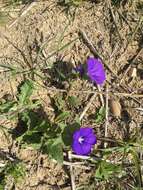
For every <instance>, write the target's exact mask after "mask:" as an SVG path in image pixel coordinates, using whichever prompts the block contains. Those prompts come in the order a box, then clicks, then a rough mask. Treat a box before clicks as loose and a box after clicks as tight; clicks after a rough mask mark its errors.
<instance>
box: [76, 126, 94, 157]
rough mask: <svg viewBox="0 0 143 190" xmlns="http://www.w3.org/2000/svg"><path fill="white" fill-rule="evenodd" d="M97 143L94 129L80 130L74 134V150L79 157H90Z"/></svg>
mask: <svg viewBox="0 0 143 190" xmlns="http://www.w3.org/2000/svg"><path fill="white" fill-rule="evenodd" d="M96 142H97V139H96V136H95V134H94V133H93V129H92V128H90V127H85V128H80V129H79V130H77V131H75V132H74V134H73V143H72V149H73V151H74V152H75V153H76V154H78V155H88V154H90V153H91V149H92V147H93V145H95V144H96Z"/></svg>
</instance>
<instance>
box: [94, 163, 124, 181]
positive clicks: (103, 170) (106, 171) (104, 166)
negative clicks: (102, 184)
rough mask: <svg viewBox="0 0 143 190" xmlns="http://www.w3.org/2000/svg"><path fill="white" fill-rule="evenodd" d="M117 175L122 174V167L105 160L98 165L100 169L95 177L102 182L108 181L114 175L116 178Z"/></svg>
mask: <svg viewBox="0 0 143 190" xmlns="http://www.w3.org/2000/svg"><path fill="white" fill-rule="evenodd" d="M116 174H122V168H121V166H118V165H115V164H112V163H108V162H106V161H104V160H103V161H100V162H99V163H98V168H97V170H96V173H95V177H96V178H97V179H101V180H108V179H110V178H111V177H112V176H113V175H114V177H115V175H116Z"/></svg>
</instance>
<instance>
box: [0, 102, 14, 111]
mask: <svg viewBox="0 0 143 190" xmlns="http://www.w3.org/2000/svg"><path fill="white" fill-rule="evenodd" d="M14 110H16V102H14V101H8V102H5V103H1V105H0V112H1V113H8V112H10V111H14Z"/></svg>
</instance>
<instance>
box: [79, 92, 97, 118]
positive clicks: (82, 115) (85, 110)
mask: <svg viewBox="0 0 143 190" xmlns="http://www.w3.org/2000/svg"><path fill="white" fill-rule="evenodd" d="M96 96H97V93H94V94H93V96H92V97H91V99H90V100H89V102H88V104H87V105H86V107H85V108H84V110H83V112H82V114H81V115H80V117H79V120H80V121H81V120H82V119H83V117H84V115H85V114H86V112H87V111H88V109H89V108H90V106H91V104H92V102H93V101H94V99H95V97H96Z"/></svg>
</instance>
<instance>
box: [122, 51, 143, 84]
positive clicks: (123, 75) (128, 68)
mask: <svg viewBox="0 0 143 190" xmlns="http://www.w3.org/2000/svg"><path fill="white" fill-rule="evenodd" d="M142 50H143V49H142V48H141V49H140V50H139V51H138V53H137V54H136V56H135V57H134V59H133V60H132V62H131V63H130V64H129V66H128V67H127V69H126V70H125V72H123V74H122V78H121V80H120V84H121V83H122V82H123V80H124V78H125V76H126V75H127V73H128V71H129V70H130V67H131V65H132V64H133V63H134V62H135V60H136V59H137V58H138V56H139V55H140V54H141V52H142Z"/></svg>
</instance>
